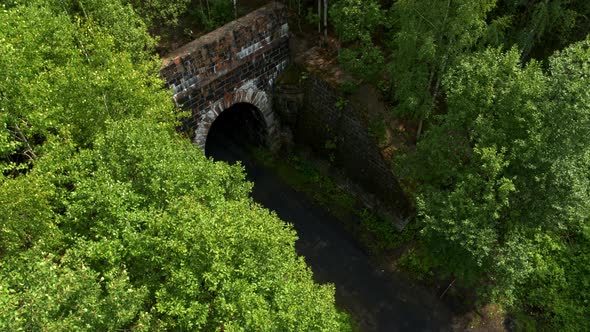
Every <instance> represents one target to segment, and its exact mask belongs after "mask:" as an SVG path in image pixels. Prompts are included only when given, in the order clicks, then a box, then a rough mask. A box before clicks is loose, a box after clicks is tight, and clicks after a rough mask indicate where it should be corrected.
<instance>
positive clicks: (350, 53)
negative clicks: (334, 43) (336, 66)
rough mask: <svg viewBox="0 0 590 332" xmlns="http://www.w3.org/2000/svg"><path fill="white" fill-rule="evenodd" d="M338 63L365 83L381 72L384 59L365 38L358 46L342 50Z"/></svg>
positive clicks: (377, 49)
mask: <svg viewBox="0 0 590 332" xmlns="http://www.w3.org/2000/svg"><path fill="white" fill-rule="evenodd" d="M338 61H339V62H340V65H341V66H342V67H343V68H344V69H345V70H347V71H348V72H350V73H352V74H353V75H355V76H357V77H359V78H361V79H363V80H365V81H371V80H374V79H375V78H376V77H377V76H378V75H379V74H380V73H381V71H382V70H383V65H384V62H385V59H384V57H383V53H382V52H381V50H380V49H379V48H378V47H376V46H375V45H373V43H372V42H371V40H370V38H369V37H365V38H363V40H362V41H361V43H360V45H358V46H355V47H351V48H345V49H343V50H342V51H341V52H340V55H339V56H338Z"/></svg>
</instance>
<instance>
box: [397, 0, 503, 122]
mask: <svg viewBox="0 0 590 332" xmlns="http://www.w3.org/2000/svg"><path fill="white" fill-rule="evenodd" d="M495 3H496V0H477V1H473V0H458V1H452V2H451V1H447V0H436V1H430V0H401V1H397V2H395V4H394V6H393V8H392V15H393V20H394V22H396V28H397V29H396V30H395V33H394V42H393V47H394V50H395V54H394V60H393V61H392V62H391V64H390V72H391V77H392V78H394V79H395V80H396V89H395V99H396V100H397V101H398V102H399V106H398V107H397V108H396V112H399V113H400V114H405V115H411V116H414V117H416V118H427V117H428V116H429V115H430V113H431V112H432V110H433V107H435V104H436V102H437V97H438V94H439V88H440V79H442V77H443V75H444V73H445V72H446V70H447V68H449V67H450V66H452V64H453V63H454V61H455V59H456V58H457V57H458V56H459V55H461V54H463V53H464V52H467V51H469V50H470V49H471V48H472V47H473V46H474V45H476V43H477V42H478V41H479V40H480V38H481V37H482V35H483V34H484V32H485V28H486V21H485V20H486V15H487V13H489V12H490V11H491V10H492V9H493V8H494V5H495Z"/></svg>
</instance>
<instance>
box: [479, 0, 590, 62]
mask: <svg viewBox="0 0 590 332" xmlns="http://www.w3.org/2000/svg"><path fill="white" fill-rule="evenodd" d="M588 14H590V3H589V2H588V1H584V0H554V1H543V0H533V1H524V0H519V1H498V5H497V8H496V9H495V10H494V12H493V13H492V18H491V24H490V25H489V28H488V32H487V33H486V38H485V39H486V42H488V43H491V44H492V45H505V46H506V47H512V46H513V45H518V47H519V49H520V50H521V51H522V58H523V59H527V58H529V57H531V56H533V57H536V58H546V57H548V56H549V55H551V53H552V52H554V51H555V50H558V49H561V48H563V47H565V46H567V45H568V44H569V43H571V42H576V41H579V40H582V39H584V37H585V36H586V35H587V34H588V32H589V31H588V24H589V22H590V21H589V20H590V17H589V16H588Z"/></svg>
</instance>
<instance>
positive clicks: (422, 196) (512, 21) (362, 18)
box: [330, 0, 590, 331]
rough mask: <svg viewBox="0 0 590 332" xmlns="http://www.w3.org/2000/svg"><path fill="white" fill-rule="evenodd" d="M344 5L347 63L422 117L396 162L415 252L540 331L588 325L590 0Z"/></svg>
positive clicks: (337, 20) (337, 19) (337, 1)
mask: <svg viewBox="0 0 590 332" xmlns="http://www.w3.org/2000/svg"><path fill="white" fill-rule="evenodd" d="M332 3H333V5H332V7H331V8H330V11H331V14H332V23H333V25H334V28H335V30H336V33H337V37H338V38H339V40H340V41H341V42H342V44H343V46H344V50H342V51H341V52H340V63H341V65H342V66H343V67H344V68H347V69H348V70H349V71H350V72H352V73H353V74H356V75H357V77H358V78H359V79H360V80H364V81H368V82H371V81H379V80H381V81H380V82H381V83H380V84H378V85H379V86H380V87H381V89H382V91H383V92H384V98H386V99H387V100H388V102H389V103H390V105H391V109H392V111H393V112H394V113H396V114H397V115H398V116H401V117H404V118H407V119H410V120H411V119H414V120H415V121H417V130H416V132H417V135H416V138H415V139H416V144H415V146H411V147H408V148H407V151H405V152H401V153H398V155H397V157H396V160H395V167H394V172H395V173H396V174H397V175H399V176H400V177H401V179H402V181H403V182H404V183H405V184H406V186H407V188H409V191H408V193H409V194H410V195H412V196H413V197H414V198H415V206H416V213H417V218H416V219H417V222H418V223H419V224H420V229H421V231H420V234H419V237H418V238H419V241H420V245H419V246H418V247H417V250H416V251H415V252H412V253H411V254H410V255H413V256H416V257H413V258H412V259H411V260H412V261H414V262H419V263H418V264H420V265H423V266H422V267H421V268H422V269H424V268H425V267H426V268H432V269H435V270H436V271H439V272H443V273H444V274H447V275H448V276H449V277H450V278H451V279H458V280H460V281H461V282H462V283H463V285H464V286H465V287H475V288H476V289H477V290H478V294H479V295H480V300H481V301H482V302H487V301H492V302H496V303H502V304H504V305H505V306H506V307H508V308H512V309H513V310H517V311H522V312H526V313H527V314H528V315H531V316H533V317H534V318H536V319H537V321H538V322H540V323H541V325H539V327H538V328H541V327H544V328H546V329H548V330H572V331H574V330H576V331H578V330H586V329H587V328H588V326H587V322H588V318H589V317H590V304H589V301H590V292H588V290H587V289H588V286H589V285H590V141H589V140H588V139H589V137H590V88H589V87H590V35H589V33H590V2H588V1H576V0H563V1H562V0H556V1H544V0H539V1H535V0H523V1H502V0H476V1H473V0H468V1H463V0H437V1H420V0H398V1H394V2H385V1H377V0H368V1H362V2H361V1H355V0H334V1H332ZM366 20H368V22H367V21H366ZM360 22H362V23H360ZM359 26H360V28H359ZM359 60H360V61H359ZM382 68H387V70H386V71H385V72H384V71H383V70H381V69H382Z"/></svg>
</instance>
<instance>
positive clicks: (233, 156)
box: [205, 103, 267, 163]
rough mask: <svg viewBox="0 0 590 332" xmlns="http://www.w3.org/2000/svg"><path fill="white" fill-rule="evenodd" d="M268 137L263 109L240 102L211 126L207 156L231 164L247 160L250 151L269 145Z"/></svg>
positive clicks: (206, 147) (222, 114) (206, 148)
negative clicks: (261, 110)
mask: <svg viewBox="0 0 590 332" xmlns="http://www.w3.org/2000/svg"><path fill="white" fill-rule="evenodd" d="M266 137H267V129H266V125H265V122H264V117H263V115H262V113H261V112H260V110H259V109H258V108H257V107H256V106H254V105H252V104H249V103H238V104H235V105H233V106H232V107H230V108H228V109H226V110H225V111H223V112H222V113H221V114H220V115H219V116H218V117H217V119H215V121H214V122H213V124H212V125H211V128H210V129H209V132H208V134H207V141H206V143H205V155H206V156H207V157H212V158H213V159H215V160H220V161H226V162H230V163H234V162H236V161H238V160H242V161H244V160H245V159H247V151H248V150H249V149H251V148H252V147H262V146H265V145H266Z"/></svg>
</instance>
